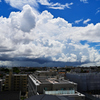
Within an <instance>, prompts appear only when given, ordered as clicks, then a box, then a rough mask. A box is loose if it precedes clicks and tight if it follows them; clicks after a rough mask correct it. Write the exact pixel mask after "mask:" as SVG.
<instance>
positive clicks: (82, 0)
mask: <svg viewBox="0 0 100 100" xmlns="http://www.w3.org/2000/svg"><path fill="white" fill-rule="evenodd" d="M80 2H83V3H88V0H80Z"/></svg>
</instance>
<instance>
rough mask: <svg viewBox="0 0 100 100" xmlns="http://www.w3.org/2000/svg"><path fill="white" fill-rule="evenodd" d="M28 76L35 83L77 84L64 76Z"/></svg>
mask: <svg viewBox="0 0 100 100" xmlns="http://www.w3.org/2000/svg"><path fill="white" fill-rule="evenodd" d="M29 77H30V78H31V79H32V81H33V82H34V83H35V84H36V85H39V84H74V85H77V83H74V82H71V81H69V80H65V79H64V78H58V79H57V77H54V78H48V77H38V76H34V75H32V74H31V75H29Z"/></svg>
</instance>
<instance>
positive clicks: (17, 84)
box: [5, 71, 27, 93]
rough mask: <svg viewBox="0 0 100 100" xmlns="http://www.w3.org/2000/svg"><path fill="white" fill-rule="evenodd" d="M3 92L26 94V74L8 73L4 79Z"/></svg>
mask: <svg viewBox="0 0 100 100" xmlns="http://www.w3.org/2000/svg"><path fill="white" fill-rule="evenodd" d="M5 91H21V92H22V93H25V92H27V74H13V73H12V72H11V71H10V72H9V74H7V75H6V78H5Z"/></svg>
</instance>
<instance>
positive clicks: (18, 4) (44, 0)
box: [5, 0, 73, 12]
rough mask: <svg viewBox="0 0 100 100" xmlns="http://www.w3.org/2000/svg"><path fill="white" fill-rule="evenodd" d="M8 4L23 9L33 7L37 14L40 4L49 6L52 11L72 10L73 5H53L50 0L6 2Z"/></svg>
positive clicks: (13, 0)
mask: <svg viewBox="0 0 100 100" xmlns="http://www.w3.org/2000/svg"><path fill="white" fill-rule="evenodd" d="M5 1H6V3H9V4H10V5H11V6H12V7H15V8H18V9H21V10H22V8H23V6H24V5H26V4H28V5H30V6H31V7H33V9H34V11H35V12H37V11H36V10H35V9H36V8H38V6H39V4H41V5H44V6H47V7H48V8H51V9H64V8H70V6H71V5H73V3H72V2H71V3H66V4H60V3H58V2H57V3H53V2H50V0H17V1H16V0H5Z"/></svg>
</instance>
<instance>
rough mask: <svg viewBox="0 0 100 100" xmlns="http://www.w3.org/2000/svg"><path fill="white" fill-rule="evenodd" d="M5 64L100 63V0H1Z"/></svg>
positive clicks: (0, 59)
mask: <svg viewBox="0 0 100 100" xmlns="http://www.w3.org/2000/svg"><path fill="white" fill-rule="evenodd" d="M2 65H3V66H51V67H52V66H65V65H70V66H93V65H96V66H99V65H100V0H1V1H0V66H2Z"/></svg>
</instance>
